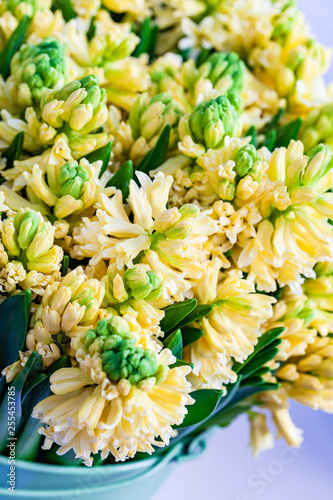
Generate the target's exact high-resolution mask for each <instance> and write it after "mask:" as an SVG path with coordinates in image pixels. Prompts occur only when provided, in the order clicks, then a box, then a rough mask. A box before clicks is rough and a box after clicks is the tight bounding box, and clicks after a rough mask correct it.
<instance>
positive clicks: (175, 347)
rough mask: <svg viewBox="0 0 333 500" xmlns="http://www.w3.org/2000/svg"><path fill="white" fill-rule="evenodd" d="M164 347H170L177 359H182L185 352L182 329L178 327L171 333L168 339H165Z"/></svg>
mask: <svg viewBox="0 0 333 500" xmlns="http://www.w3.org/2000/svg"><path fill="white" fill-rule="evenodd" d="M163 344H164V347H167V348H168V349H170V351H171V352H172V354H173V355H174V356H175V357H176V358H177V359H182V353H183V338H182V333H181V330H180V329H178V330H176V331H175V332H173V333H171V335H169V336H168V337H167V338H166V339H164V341H163Z"/></svg>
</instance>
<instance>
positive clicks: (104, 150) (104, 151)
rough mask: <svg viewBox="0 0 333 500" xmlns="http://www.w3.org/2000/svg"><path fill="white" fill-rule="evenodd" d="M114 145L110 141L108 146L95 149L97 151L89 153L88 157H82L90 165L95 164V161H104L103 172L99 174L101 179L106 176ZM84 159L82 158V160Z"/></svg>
mask: <svg viewBox="0 0 333 500" xmlns="http://www.w3.org/2000/svg"><path fill="white" fill-rule="evenodd" d="M112 145H113V142H112V141H110V142H108V143H107V144H105V145H104V146H102V147H101V148H98V149H95V151H92V152H91V153H88V154H87V155H86V156H82V158H85V159H86V160H88V161H89V163H94V161H98V160H102V166H101V170H100V171H99V174H98V178H99V179H100V178H101V177H102V175H103V174H104V172H105V171H106V169H107V168H108V165H109V162H110V157H111V151H112ZM82 158H80V160H81V159H82ZM80 160H79V161H80Z"/></svg>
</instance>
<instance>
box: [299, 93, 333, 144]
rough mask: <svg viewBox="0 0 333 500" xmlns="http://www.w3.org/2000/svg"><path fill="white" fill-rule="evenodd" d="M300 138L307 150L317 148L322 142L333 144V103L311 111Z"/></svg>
mask: <svg viewBox="0 0 333 500" xmlns="http://www.w3.org/2000/svg"><path fill="white" fill-rule="evenodd" d="M299 139H300V140H301V141H302V142H303V144H304V149H305V151H309V150H310V149H312V148H315V147H316V146H318V144H319V143H321V142H322V143H324V144H327V145H328V146H330V147H332V146H333V104H332V103H329V104H326V105H325V106H322V107H321V108H319V109H314V110H312V111H311V112H310V113H309V115H308V116H307V117H306V119H305V120H304V123H303V125H302V127H301V130H300V133H299Z"/></svg>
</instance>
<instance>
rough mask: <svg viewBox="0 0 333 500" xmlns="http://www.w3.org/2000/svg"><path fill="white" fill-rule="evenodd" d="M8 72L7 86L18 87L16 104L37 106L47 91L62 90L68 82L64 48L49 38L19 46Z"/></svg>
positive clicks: (25, 106) (24, 106)
mask: <svg viewBox="0 0 333 500" xmlns="http://www.w3.org/2000/svg"><path fill="white" fill-rule="evenodd" d="M10 73H11V76H10V78H9V80H8V81H7V84H8V85H17V98H16V99H15V102H16V104H17V105H18V106H19V107H20V108H27V107H28V106H32V105H36V106H38V105H39V104H40V101H41V98H42V96H43V94H44V92H45V91H46V90H48V89H54V88H55V87H56V86H57V87H58V88H59V87H62V86H63V85H64V84H65V83H66V80H67V79H68V71H67V67H66V60H65V45H64V44H63V43H61V42H58V41H57V40H56V39H54V38H51V37H50V38H45V40H42V41H41V42H40V43H39V44H38V45H34V44H32V43H28V44H24V45H22V46H21V48H20V50H19V51H18V52H17V53H16V54H15V55H14V57H13V59H12V61H11V67H10ZM4 107H6V106H4Z"/></svg>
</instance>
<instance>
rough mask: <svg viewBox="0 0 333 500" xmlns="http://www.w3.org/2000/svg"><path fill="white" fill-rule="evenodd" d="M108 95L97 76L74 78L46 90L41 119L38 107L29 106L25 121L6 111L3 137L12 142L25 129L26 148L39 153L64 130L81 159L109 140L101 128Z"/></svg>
mask: <svg viewBox="0 0 333 500" xmlns="http://www.w3.org/2000/svg"><path fill="white" fill-rule="evenodd" d="M104 97H105V91H104V90H103V89H101V88H100V87H99V85H98V78H97V77H96V76H94V75H89V76H87V77H85V78H82V79H81V80H77V81H72V82H70V83H68V84H67V85H65V86H64V87H62V88H61V89H60V90H46V91H45V92H44V93H43V95H42V99H41V103H40V107H41V117H40V118H39V117H38V114H37V113H36V111H35V110H34V108H27V109H26V112H25V121H23V120H13V118H12V116H11V115H10V113H8V112H6V111H5V110H3V111H2V119H3V120H2V121H1V122H0V137H1V138H2V139H3V140H4V141H6V142H7V143H8V144H9V143H10V142H11V141H12V140H13V139H14V137H15V135H16V134H17V133H18V132H21V131H23V132H24V149H25V150H27V151H29V152H31V153H34V154H37V153H40V152H41V151H43V148H44V147H47V146H50V145H52V144H53V143H54V142H55V141H56V139H57V137H58V135H59V134H62V133H63V134H65V135H66V136H67V138H68V144H69V147H70V150H71V153H72V156H73V157H74V158H75V159H76V158H80V157H82V156H84V155H86V154H88V153H90V152H91V151H94V150H95V149H98V148H100V147H102V146H103V145H105V144H106V143H107V141H108V136H107V134H106V132H104V131H101V132H100V131H98V130H99V128H100V127H101V126H102V125H103V123H104V122H105V121H106V119H107V109H106V105H105V104H104V103H103V100H104Z"/></svg>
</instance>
